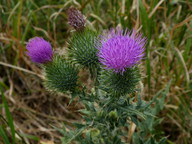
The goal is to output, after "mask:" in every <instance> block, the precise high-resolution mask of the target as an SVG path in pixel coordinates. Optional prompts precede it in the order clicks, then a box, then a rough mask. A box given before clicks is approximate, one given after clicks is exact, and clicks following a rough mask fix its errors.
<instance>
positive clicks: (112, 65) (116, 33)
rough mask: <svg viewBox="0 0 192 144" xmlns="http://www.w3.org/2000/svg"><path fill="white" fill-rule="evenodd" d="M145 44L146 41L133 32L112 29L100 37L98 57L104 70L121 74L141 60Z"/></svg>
mask: <svg viewBox="0 0 192 144" xmlns="http://www.w3.org/2000/svg"><path fill="white" fill-rule="evenodd" d="M145 43H146V39H145V38H143V37H142V35H141V34H136V32H135V31H134V30H133V31H128V30H125V31H123V30H121V29H116V30H115V29H112V30H111V31H110V32H109V33H108V34H106V35H102V36H101V47H99V52H98V57H99V60H100V62H101V63H102V64H103V65H104V66H105V68H106V69H112V70H113V71H115V72H117V73H119V72H120V73H123V72H124V71H125V70H126V69H127V68H131V67H133V66H134V65H136V64H138V63H139V61H140V60H141V59H142V58H143V56H144V50H145V49H144V46H145Z"/></svg>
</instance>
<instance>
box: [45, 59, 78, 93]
mask: <svg viewBox="0 0 192 144" xmlns="http://www.w3.org/2000/svg"><path fill="white" fill-rule="evenodd" d="M77 74H78V71H77V69H76V68H75V67H73V66H72V65H71V64H70V63H68V62H67V61H65V60H64V59H62V58H61V57H54V58H53V61H52V63H48V64H47V65H45V82H44V84H45V86H46V87H47V89H48V90H52V91H57V92H62V93H65V92H66V91H74V90H75V87H76V86H77V78H78V76H77Z"/></svg>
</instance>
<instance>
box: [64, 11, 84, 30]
mask: <svg viewBox="0 0 192 144" xmlns="http://www.w3.org/2000/svg"><path fill="white" fill-rule="evenodd" d="M67 14H68V21H69V24H70V25H71V26H72V27H74V28H75V29H76V30H79V29H83V28H84V26H85V19H84V17H83V15H82V13H81V12H80V11H79V10H77V9H76V8H74V7H72V8H70V9H69V10H68V11H67Z"/></svg>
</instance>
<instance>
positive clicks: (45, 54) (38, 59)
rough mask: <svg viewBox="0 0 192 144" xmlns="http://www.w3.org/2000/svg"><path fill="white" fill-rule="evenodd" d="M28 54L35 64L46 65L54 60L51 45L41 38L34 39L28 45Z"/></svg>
mask: <svg viewBox="0 0 192 144" xmlns="http://www.w3.org/2000/svg"><path fill="white" fill-rule="evenodd" d="M26 49H27V50H28V52H26V54H27V55H28V56H29V57H30V58H31V60H32V61H33V62H35V63H40V64H43V63H46V62H49V61H51V60H52V57H53V51H52V47H51V44H50V43H49V42H47V41H46V40H44V39H43V38H40V37H34V38H32V39H30V40H29V42H28V43H27V46H26Z"/></svg>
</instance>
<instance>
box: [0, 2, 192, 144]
mask: <svg viewBox="0 0 192 144" xmlns="http://www.w3.org/2000/svg"><path fill="white" fill-rule="evenodd" d="M70 6H74V7H77V8H79V9H80V10H81V11H82V13H83V14H84V15H85V16H86V18H87V26H89V27H90V28H92V29H95V30H103V29H110V28H111V27H116V26H121V27H123V28H129V29H131V28H135V29H137V30H138V31H140V32H142V33H144V35H145V36H146V37H147V39H148V44H147V46H146V60H145V61H143V64H142V67H143V81H142V82H143V84H144V92H143V95H142V97H143V98H145V99H151V98H153V96H154V95H156V93H157V92H158V91H159V90H161V89H163V88H164V87H165V85H167V84H168V83H169V81H170V80H172V83H171V88H170V93H169V95H168V96H167V97H166V100H165V101H166V103H165V108H164V109H163V110H162V111H161V114H160V115H159V117H161V118H163V120H162V123H161V124H160V125H159V126H158V129H159V131H160V130H161V131H163V132H164V134H165V135H166V136H168V140H169V143H178V144H180V143H183V144H188V143H190V142H191V141H192V113H191V105H192V80H191V79H192V57H191V54H192V50H191V48H192V2H191V1H190V0H186V1H184V0H172V1H167V0H151V1H149V0H133V1H131V0H130V1H128V0H121V1H120V0H114V1H113V0H78V1H75V0H63V1H57V0H47V1H46V0H40V1H36V0H27V1H26V0H1V2H0V86H1V87H2V88H3V89H4V91H3V92H2V94H1V95H2V97H0V102H1V104H0V115H1V117H0V124H1V127H0V135H1V137H2V138H0V141H1V139H3V140H4V143H8V142H10V141H11V142H12V143H14V142H15V143H37V141H39V142H40V141H42V140H49V141H54V142H55V143H58V142H59V137H60V134H59V133H58V132H56V131H55V130H54V129H53V128H52V126H51V125H54V126H58V127H61V125H62V123H63V122H65V123H66V124H69V125H70V123H71V121H75V120H78V119H80V116H79V114H78V112H77V110H78V109H79V108H80V107H81V105H79V104H77V103H75V104H73V105H68V102H69V101H70V99H69V98H68V96H66V95H57V94H50V93H48V92H47V91H46V90H45V88H44V87H42V84H41V79H40V78H39V77H41V70H40V67H39V66H38V65H35V64H32V63H31V62H30V61H29V59H28V57H27V56H26V55H25V44H26V42H27V41H28V39H30V38H32V37H34V36H41V37H44V38H45V39H47V40H49V41H50V42H51V44H52V45H53V47H54V49H55V51H56V52H58V53H59V52H61V51H65V49H66V47H67V40H68V38H69V36H70V31H71V30H72V28H71V27H70V26H69V25H68V23H67V16H66V10H67V9H68V8H69V7H70ZM4 120H6V122H5V121H4ZM26 123H27V124H26ZM158 129H157V133H158V132H159V131H158ZM16 133H17V134H16ZM19 135H20V136H19Z"/></svg>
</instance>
